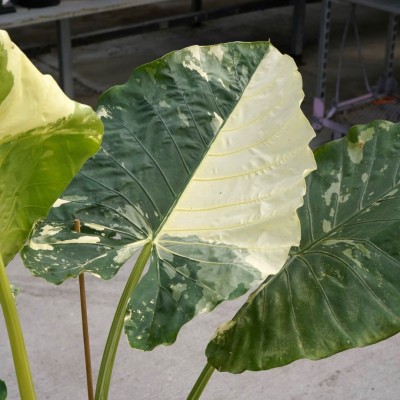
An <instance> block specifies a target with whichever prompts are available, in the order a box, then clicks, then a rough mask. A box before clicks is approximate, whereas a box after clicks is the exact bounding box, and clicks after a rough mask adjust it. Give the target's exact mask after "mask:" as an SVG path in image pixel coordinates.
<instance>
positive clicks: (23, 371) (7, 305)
mask: <svg viewBox="0 0 400 400" xmlns="http://www.w3.org/2000/svg"><path fill="white" fill-rule="evenodd" d="M0 303H1V307H2V308H3V314H4V320H5V322H6V326H7V332H8V338H9V341H10V346H11V352H12V355H13V359H14V368H15V373H16V375H17V381H18V388H19V394H20V397H21V399H24V400H34V399H36V395H35V389H34V387H33V380H32V375H31V370H30V367H29V361H28V356H27V354H26V349H25V342H24V337H23V335H22V329H21V323H20V321H19V317H18V313H17V307H16V304H15V300H14V296H13V295H12V292H11V288H10V283H9V281H8V278H7V274H6V270H5V266H4V263H3V259H2V258H1V255H0Z"/></svg>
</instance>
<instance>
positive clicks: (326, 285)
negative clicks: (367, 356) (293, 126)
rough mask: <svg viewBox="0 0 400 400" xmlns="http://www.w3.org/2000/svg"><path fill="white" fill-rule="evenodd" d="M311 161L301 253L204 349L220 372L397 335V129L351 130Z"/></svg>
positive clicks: (374, 126) (365, 127)
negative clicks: (313, 167)
mask: <svg viewBox="0 0 400 400" xmlns="http://www.w3.org/2000/svg"><path fill="white" fill-rule="evenodd" d="M315 158H316V161H317V167H318V168H317V170H316V171H314V172H313V173H312V174H311V175H310V176H309V177H308V178H307V187H308V189H307V194H306V197H305V204H304V206H303V207H302V208H301V209H300V210H299V217H300V221H301V224H302V240H301V244H300V246H299V247H298V248H293V249H292V250H291V252H290V257H289V258H288V260H287V262H286V264H285V266H284V267H283V269H282V270H281V271H280V272H279V273H278V274H276V275H275V276H273V277H270V278H269V279H267V280H266V282H265V283H264V284H263V285H262V286H261V287H260V288H259V289H258V290H257V291H256V292H255V293H253V294H252V295H251V296H250V298H249V300H248V301H247V303H246V304H245V305H244V306H243V307H242V309H241V310H240V311H239V312H238V313H237V314H236V316H235V317H234V318H233V320H232V321H230V322H229V323H228V324H226V325H225V326H223V327H221V328H220V330H219V331H218V332H217V334H216V336H215V337H214V338H213V340H212V341H211V342H210V344H209V345H208V348H207V351H206V353H207V357H208V360H209V362H210V363H211V364H212V365H213V366H214V367H216V368H217V369H220V370H222V371H229V372H234V373H238V372H242V371H244V370H264V369H269V368H274V367H279V366H283V365H286V364H288V363H290V362H292V361H294V360H297V359H299V358H308V359H313V360H316V359H320V358H324V357H328V356H330V355H333V354H335V353H337V352H340V351H343V350H346V349H350V348H353V347H362V346H366V345H368V344H372V343H375V342H378V341H380V340H383V339H385V338H387V337H389V336H391V335H394V334H395V333H397V332H399V330H400V291H399V288H400V274H399V270H400V246H399V244H398V237H399V235H400V223H399V219H398V218H397V217H396V215H397V214H398V210H399V209H400V196H399V193H400V191H399V189H400V170H399V165H400V124H392V123H389V122H383V121H375V122H372V123H370V124H368V125H363V126H357V127H354V128H352V129H351V130H350V132H349V133H348V136H347V137H346V138H343V139H342V140H340V141H337V142H332V143H329V144H327V145H325V146H323V147H321V148H320V149H318V150H317V151H316V153H315Z"/></svg>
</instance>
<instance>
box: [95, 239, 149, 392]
mask: <svg viewBox="0 0 400 400" xmlns="http://www.w3.org/2000/svg"><path fill="white" fill-rule="evenodd" d="M152 246H153V242H149V243H147V244H146V245H145V246H144V247H143V250H142V252H141V253H140V255H139V258H138V259H137V261H136V264H135V266H134V267H133V269H132V272H131V274H130V275H129V278H128V281H127V282H126V285H125V288H124V291H123V292H122V295H121V298H120V300H119V303H118V307H117V310H116V312H115V315H114V319H113V322H112V324H111V328H110V332H109V334H108V338H107V343H106V347H105V348H104V352H103V358H102V360H101V365H100V370H99V376H98V378H97V385H96V395H95V399H96V400H107V399H108V392H109V390H110V382H111V374H112V369H113V366H114V360H115V355H116V353H117V348H118V343H119V340H120V338H121V333H122V328H123V326H124V318H125V315H126V307H127V305H128V301H129V298H130V297H131V294H132V292H133V291H134V290H135V288H136V286H137V284H138V282H139V279H140V277H141V275H142V273H143V269H144V267H145V266H146V263H147V260H148V259H149V257H150V254H151V248H152Z"/></svg>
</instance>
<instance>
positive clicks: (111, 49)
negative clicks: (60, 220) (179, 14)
mask: <svg viewBox="0 0 400 400" xmlns="http://www.w3.org/2000/svg"><path fill="white" fill-rule="evenodd" d="M150 11H151V10H150ZM290 15H291V10H290V9H289V8H287V7H285V8H281V9H276V10H266V11H259V12H255V13H250V14H246V15H239V16H234V17H229V18H225V19H221V20H215V21H209V22H207V23H205V24H203V25H202V26H200V27H197V28H190V27H180V28H174V29H169V30H166V31H160V32H152V33H147V34H140V35H136V36H131V37H127V38H123V39H117V40H109V41H105V42H101V43H97V44H91V45H87V46H81V47H78V48H74V49H73V64H74V74H75V90H76V99H77V100H78V101H81V102H85V103H88V104H91V105H95V104H96V101H97V97H98V94H99V93H100V92H102V91H103V90H105V89H107V88H108V87H109V86H111V85H115V84H120V83H123V82H125V81H126V79H127V78H128V76H129V75H130V73H131V71H132V69H133V68H134V67H135V66H138V65H140V64H142V63H144V62H148V61H151V60H152V59H154V58H157V57H159V56H161V55H163V54H165V53H166V52H169V51H171V50H174V49H178V48H182V47H185V46H188V45H191V44H208V43H219V42H225V41H232V40H244V41H251V40H263V39H268V38H270V39H271V41H272V43H273V44H274V45H275V46H276V47H278V48H279V49H281V51H284V52H287V50H288V48H289V35H290V24H291V20H290ZM333 15H334V22H333V25H332V40H331V48H332V52H331V55H332V57H331V58H330V60H332V62H330V63H329V65H328V74H329V75H328V78H332V77H334V75H335V69H336V61H334V59H335V57H336V56H337V53H338V44H339V41H340V36H341V32H342V28H343V21H344V18H345V16H346V12H345V9H344V8H341V6H337V8H336V12H334V13H333ZM113 18H114V22H115V21H118V18H122V17H121V16H118V15H117V16H114V17H113ZM124 18H127V16H126V15H125V16H124ZM319 20H320V5H318V4H315V5H310V6H308V8H307V20H306V27H307V29H306V38H305V48H304V53H303V59H302V64H301V65H300V66H299V69H300V72H301V73H302V75H303V79H304V91H305V95H306V98H305V102H304V105H303V108H304V111H305V113H306V115H308V116H310V114H311V105H312V98H313V95H314V90H315V76H316V57H317V48H318V29H319ZM386 21H387V20H386V15H384V14H383V13H377V12H374V11H371V10H368V9H362V10H360V15H359V22H360V28H361V33H362V38H363V43H364V45H365V49H366V53H365V57H366V60H367V62H368V63H369V69H368V71H369V74H370V77H371V80H372V81H374V79H375V80H377V79H378V77H379V74H380V72H381V70H382V66H383V53H384V36H385V33H386ZM95 22H96V24H100V25H101V19H99V17H97V19H96V21H95ZM107 23H110V21H107ZM85 24H87V25H90V24H91V22H90V20H83V21H78V22H77V26H76V27H75V28H74V29H76V30H78V31H79V30H84V28H85ZM43 32H44V33H43ZM43 32H41V29H40V28H31V30H28V31H26V30H13V31H12V32H10V33H11V35H12V36H13V35H14V36H13V37H15V39H14V40H15V41H16V42H17V44H19V45H23V44H26V43H27V42H29V40H32V39H29V37H34V38H35V40H38V41H40V40H45V39H46V37H49V36H48V35H49V34H50V35H51V34H53V33H54V32H53V31H52V28H51V27H50V26H48V25H46V26H45V27H43ZM52 32H53V33H52ZM350 50H351V51H353V52H354V49H350ZM351 51H350V57H349V58H350V61H349V63H348V64H347V66H346V70H345V75H344V85H343V86H344V93H343V94H344V96H352V95H354V94H357V93H359V92H358V91H359V90H361V89H360V85H359V79H358V77H359V70H358V69H357V68H356V67H355V65H354V59H353V58H352V54H353V53H352V52H351ZM34 62H35V63H36V64H37V66H38V67H39V68H40V69H41V70H42V71H43V72H49V73H53V74H55V75H56V73H57V70H56V66H57V64H56V52H55V50H53V51H51V52H49V53H46V54H43V55H40V56H38V57H35V58H34ZM396 63H398V58H397V59H396ZM395 67H396V65H395ZM397 72H398V70H397ZM328 80H329V79H328ZM330 91H331V92H332V86H330ZM326 137H328V132H324V134H323V135H322V136H320V139H319V141H324V140H325V139H326ZM130 268H131V264H129V265H126V266H125V267H124V268H123V269H122V270H121V272H120V273H119V274H118V275H117V277H116V278H115V279H113V280H112V281H105V282H104V281H101V280H99V279H97V278H94V277H91V276H88V277H87V278H86V280H87V292H88V293H87V296H88V307H89V320H90V321H89V322H90V333H91V339H92V343H91V346H92V356H93V369H94V376H96V375H97V372H98V367H99V364H100V358H101V354H102V351H103V346H104V343H105V339H106V336H107V333H108V329H109V326H110V323H111V319H112V316H113V313H114V310H115V308H116V304H117V302H118V299H119V294H120V293H121V291H122V288H123V286H124V283H125V281H126V278H127V274H128V273H129V270H130ZM7 271H8V273H9V277H10V280H11V281H12V282H13V283H14V284H16V285H17V286H18V287H19V288H20V289H21V293H20V294H19V296H18V300H17V302H18V308H19V312H20V315H21V320H22V324H23V329H24V332H25V339H26V343H27V348H28V353H29V356H30V360H31V367H32V372H33V377H34V379H35V382H36V390H37V395H38V399H51V400H64V399H65V400H67V399H68V400H71V399H84V398H85V393H86V392H85V373H84V361H83V347H82V340H81V327H80V308H79V288H78V282H77V281H76V280H70V281H67V282H66V283H64V284H63V285H61V286H59V287H55V286H52V285H50V284H48V283H46V282H44V281H42V280H40V279H36V278H33V277H31V276H30V273H29V272H28V271H27V270H26V269H25V268H24V267H23V266H22V264H21V261H20V259H19V258H18V257H17V258H16V259H15V260H14V261H13V262H12V263H11V264H10V265H9V267H8V268H7ZM246 297H247V296H244V298H246ZM243 301H244V299H239V300H237V301H234V302H228V303H225V304H223V305H221V306H219V307H218V308H217V309H216V311H215V312H213V313H211V314H207V315H201V316H200V317H198V318H197V319H195V320H194V321H192V322H190V323H189V324H187V325H186V326H185V327H184V328H183V329H182V331H181V333H180V334H179V336H178V340H177V342H176V343H175V344H174V345H173V346H169V347H160V348H157V349H156V350H154V351H153V352H151V353H143V352H141V351H137V350H133V349H131V348H129V346H128V345H127V343H126V341H125V340H124V338H123V339H122V340H121V345H120V348H119V352H118V355H117V360H116V364H115V369H114V374H113V380H112V385H111V392H110V399H111V400H125V399H133V398H135V399H138V400H142V399H143V400H146V399H152V400H158V399H163V400H164V399H165V400H169V399H170V400H174V399H184V398H186V396H187V394H188V393H189V391H190V389H191V387H192V385H193V384H194V382H195V380H196V379H197V377H198V375H199V373H200V372H201V370H202V368H203V366H204V365H205V361H206V360H205V356H204V349H205V347H206V345H207V343H208V341H209V339H210V337H211V336H212V335H213V333H214V331H215V329H216V327H217V326H218V325H219V324H220V323H222V322H225V321H227V320H228V319H230V318H231V317H232V316H233V315H234V313H235V311H236V310H237V308H238V307H239V305H240V304H241V302H243ZM399 359H400V336H399V335H397V336H395V337H393V338H391V339H388V340H386V341H384V342H381V343H379V344H376V345H373V346H370V347H367V348H363V349H354V350H350V351H347V352H344V353H341V354H338V355H336V356H333V357H330V358H328V359H325V360H321V361H318V362H313V361H308V360H300V361H297V362H295V363H293V364H291V365H289V366H287V367H284V368H279V369H274V370H270V371H264V372H257V373H251V372H246V373H243V374H241V375H230V374H226V373H214V375H213V376H212V378H211V381H210V383H209V385H208V387H207V388H206V390H205V392H204V395H203V397H202V398H203V399H208V400H211V399H212V400H219V399H220V400H228V399H255V400H256V399H257V400H261V399H274V400H317V399H323V400H342V399H345V400H347V399H349V400H394V399H397V398H398V397H399V395H398V393H399V391H400V374H399V373H398V370H399V361H398V360H399ZM0 360H1V362H0V378H2V379H4V380H5V381H6V382H7V384H8V387H9V399H11V400H13V399H18V398H19V396H18V391H17V387H16V381H15V378H14V372H13V367H12V361H11V354H10V351H9V348H8V344H7V337H6V334H5V329H4V323H3V320H2V319H1V318H0Z"/></svg>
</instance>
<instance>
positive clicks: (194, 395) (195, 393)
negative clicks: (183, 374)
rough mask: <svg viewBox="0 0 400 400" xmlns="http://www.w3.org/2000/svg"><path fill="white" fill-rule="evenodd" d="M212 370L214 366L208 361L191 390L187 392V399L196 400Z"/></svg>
mask: <svg viewBox="0 0 400 400" xmlns="http://www.w3.org/2000/svg"><path fill="white" fill-rule="evenodd" d="M214 371H215V368H214V367H213V366H212V365H211V364H210V363H207V364H206V366H205V367H204V369H203V371H201V374H200V376H199V377H198V379H197V381H196V383H195V384H194V386H193V388H192V390H191V392H190V393H189V396H188V397H187V400H198V399H199V398H200V396H201V394H202V393H203V390H204V388H205V387H206V386H207V383H208V381H209V380H210V378H211V375H212V374H213V372H214Z"/></svg>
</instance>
